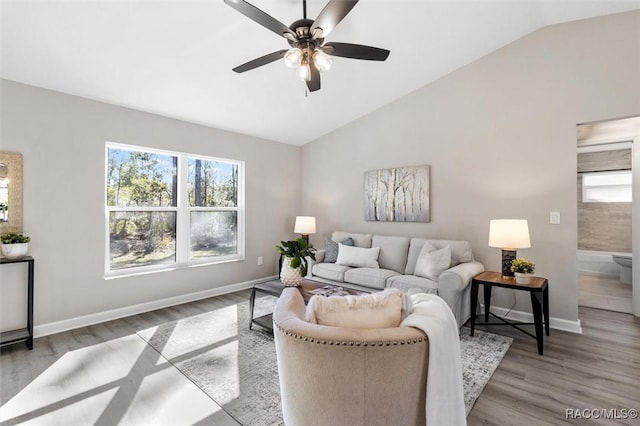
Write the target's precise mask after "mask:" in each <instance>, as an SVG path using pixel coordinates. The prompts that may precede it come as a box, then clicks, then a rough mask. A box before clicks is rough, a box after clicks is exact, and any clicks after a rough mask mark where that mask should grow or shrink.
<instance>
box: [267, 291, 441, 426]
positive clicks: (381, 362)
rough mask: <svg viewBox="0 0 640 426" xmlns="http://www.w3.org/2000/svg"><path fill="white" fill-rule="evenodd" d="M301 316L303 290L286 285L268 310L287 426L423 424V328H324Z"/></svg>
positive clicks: (426, 345)
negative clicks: (421, 329)
mask: <svg viewBox="0 0 640 426" xmlns="http://www.w3.org/2000/svg"><path fill="white" fill-rule="evenodd" d="M304 316H305V304H304V301H303V299H302V296H301V295H300V292H299V291H298V290H297V289H295V288H286V289H285V290H284V291H283V293H282V296H281V297H280V299H279V300H278V303H277V305H276V307H275V311H274V314H273V321H274V338H275V344H276V352H277V359H278V373H279V379H280V391H281V394H282V410H283V415H284V421H285V424H286V425H288V426H314V425H318V426H320V425H323V426H325V425H326V426H328V425H331V426H339V425H349V426H357V425H363V426H364V425H367V426H372V425H381V426H382V425H384V426H387V425H391V424H392V425H397V426H401V425H422V426H424V425H425V398H426V379H427V367H428V362H429V343H428V339H427V336H426V335H425V334H424V333H423V332H422V331H420V330H417V329H415V328H410V327H394V328H382V329H352V328H340V327H328V326H323V325H318V324H311V323H308V322H306V321H305V320H304Z"/></svg>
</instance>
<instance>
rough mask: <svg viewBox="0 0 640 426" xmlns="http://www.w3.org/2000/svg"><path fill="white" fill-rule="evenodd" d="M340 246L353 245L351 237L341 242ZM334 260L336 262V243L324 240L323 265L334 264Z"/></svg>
mask: <svg viewBox="0 0 640 426" xmlns="http://www.w3.org/2000/svg"><path fill="white" fill-rule="evenodd" d="M340 244H343V245H345V246H351V247H353V246H354V245H355V244H354V243H353V238H351V237H349V238H347V239H346V240H343V241H341V242H340ZM336 260H338V243H337V242H335V241H333V240H326V241H325V242H324V263H336Z"/></svg>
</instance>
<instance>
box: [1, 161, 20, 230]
mask: <svg viewBox="0 0 640 426" xmlns="http://www.w3.org/2000/svg"><path fill="white" fill-rule="evenodd" d="M6 232H16V233H18V232H22V154H20V153H19V152H8V151H0V234H4V233H6Z"/></svg>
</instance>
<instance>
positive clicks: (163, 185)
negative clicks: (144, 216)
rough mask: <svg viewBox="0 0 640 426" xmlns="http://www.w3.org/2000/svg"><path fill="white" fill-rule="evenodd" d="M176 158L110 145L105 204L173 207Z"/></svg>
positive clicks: (176, 170) (176, 187)
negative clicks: (111, 146)
mask: <svg viewBox="0 0 640 426" xmlns="http://www.w3.org/2000/svg"><path fill="white" fill-rule="evenodd" d="M177 172H178V157H175V156H169V155H160V154H152V153H149V152H141V151H129V150H126V149H117V148H109V153H108V161H107V205H108V206H119V207H128V206H147V207H168V206H175V205H176V199H177V189H178V185H177V176H178V173H177Z"/></svg>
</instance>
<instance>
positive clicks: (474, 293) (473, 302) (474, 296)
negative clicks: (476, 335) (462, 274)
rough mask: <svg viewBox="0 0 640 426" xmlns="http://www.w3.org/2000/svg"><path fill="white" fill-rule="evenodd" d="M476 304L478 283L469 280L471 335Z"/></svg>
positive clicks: (474, 320) (474, 323)
mask: <svg viewBox="0 0 640 426" xmlns="http://www.w3.org/2000/svg"><path fill="white" fill-rule="evenodd" d="M477 306H478V283H477V282H476V281H474V280H471V324H470V328H471V335H472V336H473V329H474V328H475V326H476V308H477Z"/></svg>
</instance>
